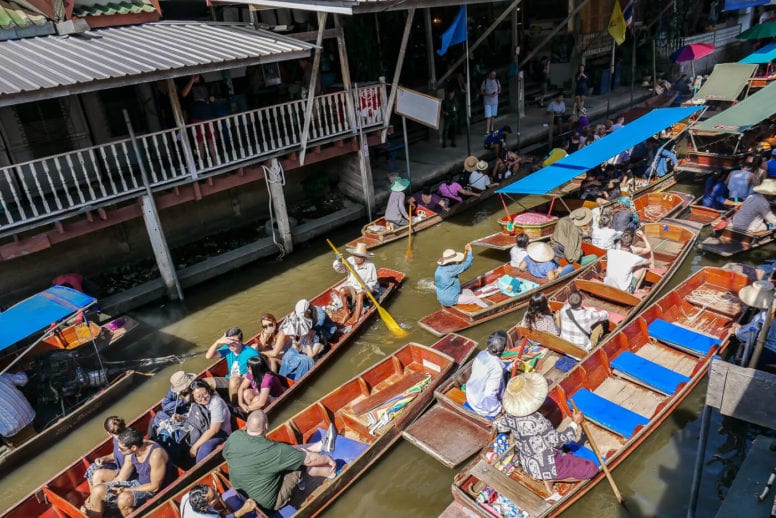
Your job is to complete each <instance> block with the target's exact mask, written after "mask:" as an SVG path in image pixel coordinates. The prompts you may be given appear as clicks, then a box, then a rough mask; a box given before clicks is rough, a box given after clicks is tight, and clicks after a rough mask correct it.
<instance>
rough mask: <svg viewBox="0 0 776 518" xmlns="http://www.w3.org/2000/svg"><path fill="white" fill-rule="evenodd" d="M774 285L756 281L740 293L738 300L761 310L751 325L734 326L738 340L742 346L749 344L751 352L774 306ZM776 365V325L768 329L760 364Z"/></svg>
mask: <svg viewBox="0 0 776 518" xmlns="http://www.w3.org/2000/svg"><path fill="white" fill-rule="evenodd" d="M773 292H774V289H773V284H772V283H771V282H770V281H765V280H761V281H755V282H754V283H752V284H750V285H749V286H744V287H743V288H741V290H740V291H739V292H738V298H739V299H741V302H743V303H744V304H746V305H747V306H749V307H751V308H756V309H759V310H760V311H759V312H758V313H757V314H756V315H755V316H754V317H752V320H750V321H749V323H747V324H744V325H741V324H733V330H734V331H735V334H736V338H737V339H738V341H739V342H741V343H742V344H748V346H747V348H748V349H749V350H753V349H754V344H755V342H756V341H757V335H758V334H759V333H760V330H761V329H762V327H763V325H764V324H765V320H766V318H767V316H768V311H769V310H770V308H771V306H772V305H773ZM775 363H776V325H774V324H771V327H770V329H768V334H767V336H766V338H765V344H764V346H763V350H762V353H761V354H760V359H759V361H758V364H763V365H769V364H775Z"/></svg>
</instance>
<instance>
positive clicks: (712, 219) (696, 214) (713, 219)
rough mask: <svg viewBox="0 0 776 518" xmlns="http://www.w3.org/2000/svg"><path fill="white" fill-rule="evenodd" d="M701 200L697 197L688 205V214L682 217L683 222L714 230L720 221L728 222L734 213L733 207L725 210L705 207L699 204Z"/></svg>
mask: <svg viewBox="0 0 776 518" xmlns="http://www.w3.org/2000/svg"><path fill="white" fill-rule="evenodd" d="M701 198H702V196H699V197H698V198H697V199H696V200H695V202H694V203H691V204H690V213H689V214H686V215H685V216H684V218H683V219H684V220H686V221H692V222H695V223H698V224H701V225H704V226H705V225H709V226H711V227H712V228H715V227H716V226H717V225H718V224H719V223H721V222H722V221H726V220H729V219H730V218H731V217H732V216H733V214H734V213H735V211H736V208H735V207H729V208H726V209H713V208H711V207H706V206H705V205H703V204H702V203H700V199H701Z"/></svg>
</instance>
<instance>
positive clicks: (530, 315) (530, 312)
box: [520, 293, 560, 336]
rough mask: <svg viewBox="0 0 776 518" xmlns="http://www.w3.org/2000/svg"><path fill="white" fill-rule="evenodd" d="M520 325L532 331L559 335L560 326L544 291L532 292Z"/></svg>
mask: <svg viewBox="0 0 776 518" xmlns="http://www.w3.org/2000/svg"><path fill="white" fill-rule="evenodd" d="M520 325H521V326H522V327H527V328H528V329H531V330H533V331H542V332H544V333H549V334H551V335H555V336H559V335H560V327H558V322H557V319H556V317H555V314H553V312H552V310H551V309H550V304H549V303H548V302H547V296H546V295H545V294H544V293H534V294H533V295H531V300H530V301H529V302H528V309H527V310H526V312H525V314H524V315H523V320H521V321H520Z"/></svg>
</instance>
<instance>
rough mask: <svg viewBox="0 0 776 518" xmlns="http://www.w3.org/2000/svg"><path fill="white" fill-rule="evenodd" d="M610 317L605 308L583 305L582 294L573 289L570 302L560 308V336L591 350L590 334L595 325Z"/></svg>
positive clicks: (569, 297) (569, 298)
mask: <svg viewBox="0 0 776 518" xmlns="http://www.w3.org/2000/svg"><path fill="white" fill-rule="evenodd" d="M608 318H609V313H607V312H606V311H605V310H600V311H598V310H595V309H587V308H584V307H582V294H581V293H580V292H578V291H572V292H571V293H569V296H568V302H567V303H566V304H564V305H563V307H562V308H561V309H560V337H561V338H563V339H564V340H567V341H569V342H571V343H572V344H574V345H577V346H579V347H582V348H584V349H585V350H586V351H589V350H590V348H591V347H592V343H591V342H590V334H591V331H592V329H593V326H595V325H596V324H597V323H598V322H602V321H605V320H607V319H608Z"/></svg>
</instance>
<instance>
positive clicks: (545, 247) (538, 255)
mask: <svg viewBox="0 0 776 518" xmlns="http://www.w3.org/2000/svg"><path fill="white" fill-rule="evenodd" d="M526 250H527V251H528V257H530V258H531V259H533V260H534V261H535V262H537V263H546V262H548V261H552V260H553V259H555V252H553V250H552V247H551V246H550V245H549V244H547V243H545V242H544V241H534V242H533V243H529V244H528V247H527V248H526Z"/></svg>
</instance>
